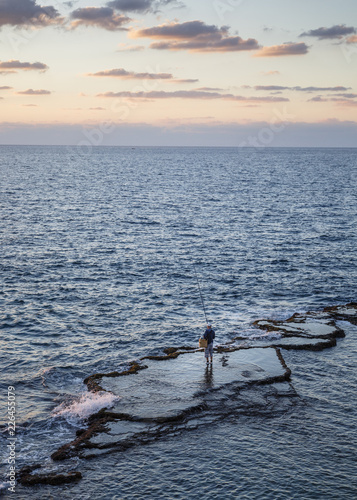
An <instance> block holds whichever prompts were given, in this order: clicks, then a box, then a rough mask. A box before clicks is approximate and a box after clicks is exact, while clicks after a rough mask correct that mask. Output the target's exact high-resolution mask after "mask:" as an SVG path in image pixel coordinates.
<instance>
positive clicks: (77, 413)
mask: <svg viewBox="0 0 357 500" xmlns="http://www.w3.org/2000/svg"><path fill="white" fill-rule="evenodd" d="M118 399H119V397H118V396H115V395H114V394H112V393H111V392H96V393H92V392H88V393H85V394H83V395H82V396H79V397H77V398H76V399H75V400H72V401H64V402H63V403H61V404H60V405H59V406H57V407H56V408H55V409H54V410H53V411H52V416H53V417H64V418H66V419H69V420H72V419H74V420H78V419H83V418H87V417H89V415H92V414H93V413H97V412H98V411H99V410H101V409H102V408H105V407H106V408H111V407H112V406H113V405H114V402H115V401H116V400H118Z"/></svg>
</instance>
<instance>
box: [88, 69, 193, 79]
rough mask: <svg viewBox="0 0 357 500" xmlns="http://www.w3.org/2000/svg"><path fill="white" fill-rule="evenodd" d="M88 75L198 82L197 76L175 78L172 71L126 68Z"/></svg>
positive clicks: (89, 74)
mask: <svg viewBox="0 0 357 500" xmlns="http://www.w3.org/2000/svg"><path fill="white" fill-rule="evenodd" d="M86 76H95V77H108V78H120V79H122V80H166V81H169V82H171V83H197V82H198V81H199V80H198V79H197V78H195V79H193V78H175V77H174V76H173V75H172V74H171V73H148V72H145V73H136V72H135V71H127V70H125V69H124V68H117V69H107V70H105V71H98V72H97V73H88V74H87V75H86Z"/></svg>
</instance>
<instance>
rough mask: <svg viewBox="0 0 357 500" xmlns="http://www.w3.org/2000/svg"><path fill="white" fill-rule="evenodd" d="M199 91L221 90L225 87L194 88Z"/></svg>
mask: <svg viewBox="0 0 357 500" xmlns="http://www.w3.org/2000/svg"><path fill="white" fill-rule="evenodd" d="M194 90H198V91H203V92H221V91H223V89H220V88H218V87H200V88H198V89H194Z"/></svg>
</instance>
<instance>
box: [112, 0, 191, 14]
mask: <svg viewBox="0 0 357 500" xmlns="http://www.w3.org/2000/svg"><path fill="white" fill-rule="evenodd" d="M168 4H172V5H173V6H174V7H175V6H176V7H182V6H183V4H182V2H179V1H176V0H114V1H111V2H108V3H107V6H108V7H112V8H113V9H116V10H119V11H121V12H137V13H142V14H145V13H147V12H154V13H155V12H158V11H159V10H160V7H165V6H166V5H168Z"/></svg>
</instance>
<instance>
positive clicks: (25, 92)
mask: <svg viewBox="0 0 357 500" xmlns="http://www.w3.org/2000/svg"><path fill="white" fill-rule="evenodd" d="M17 94H21V95H49V94H51V92H50V91H49V90H43V89H41V90H33V89H28V90H23V91H21V92H17Z"/></svg>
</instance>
